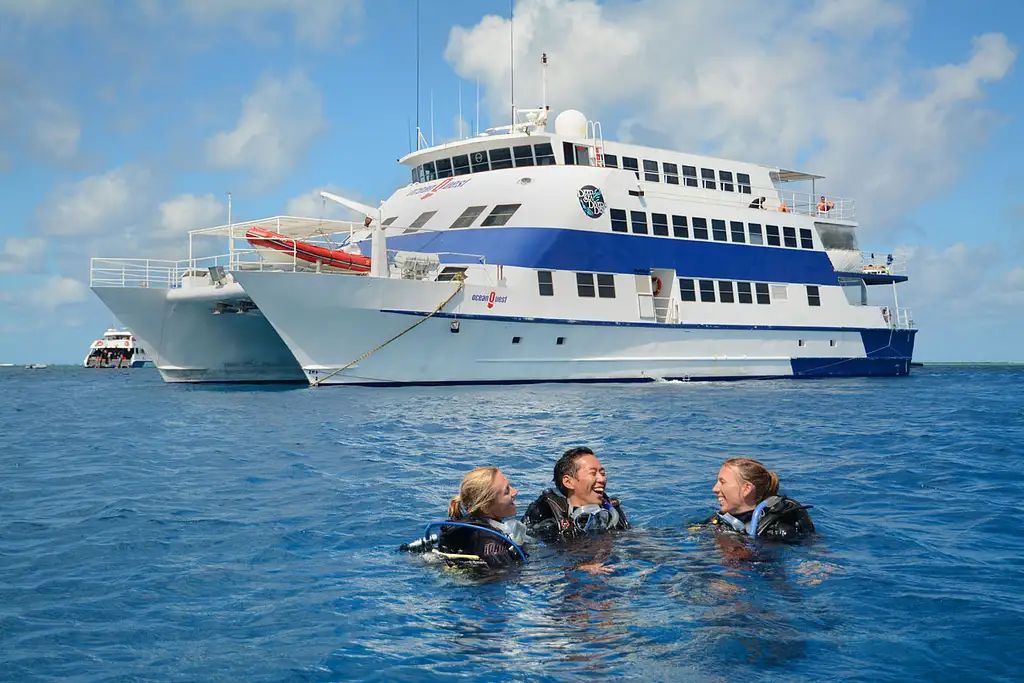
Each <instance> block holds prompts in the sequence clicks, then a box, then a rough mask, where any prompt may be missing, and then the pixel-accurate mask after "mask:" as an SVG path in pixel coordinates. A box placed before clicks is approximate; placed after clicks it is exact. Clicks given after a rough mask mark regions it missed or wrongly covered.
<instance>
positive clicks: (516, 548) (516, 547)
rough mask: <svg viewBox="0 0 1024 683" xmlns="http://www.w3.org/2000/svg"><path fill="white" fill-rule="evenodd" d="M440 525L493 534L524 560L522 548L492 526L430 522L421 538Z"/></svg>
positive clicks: (428, 535)
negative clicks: (505, 542)
mask: <svg viewBox="0 0 1024 683" xmlns="http://www.w3.org/2000/svg"><path fill="white" fill-rule="evenodd" d="M442 526H461V527H466V528H467V529H477V530H478V531H486V532H488V533H491V534H494V535H495V536H497V537H498V538H500V539H502V540H503V541H507V542H508V543H509V545H511V546H512V547H513V548H514V549H515V551H516V552H517V553H519V557H521V558H522V559H523V562H526V553H524V552H523V549H522V548H520V547H519V546H518V545H517V544H516V542H515V541H513V540H512V539H511V538H509V537H508V536H506V535H505V534H503V533H501V532H500V531H498V530H497V529H492V528H490V527H487V526H477V525H476V524H467V523H465V522H450V521H444V522H431V523H430V524H428V525H427V527H426V528H425V529H424V530H423V538H429V537H430V530H431V529H433V528H434V527H442Z"/></svg>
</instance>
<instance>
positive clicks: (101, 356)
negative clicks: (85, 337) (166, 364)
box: [82, 327, 150, 368]
mask: <svg viewBox="0 0 1024 683" xmlns="http://www.w3.org/2000/svg"><path fill="white" fill-rule="evenodd" d="M148 362H150V360H149V356H147V355H146V349H145V348H143V347H142V345H141V344H139V343H138V340H137V339H136V338H135V335H133V334H132V333H131V332H130V331H128V330H119V329H117V328H116V327H111V328H110V329H108V330H107V331H106V332H104V333H103V336H102V337H101V338H100V339H97V340H96V341H94V342H93V343H92V344H91V345H90V346H89V353H88V355H86V357H85V360H84V361H82V367H86V368H141V367H143V366H145V365H146V363H148Z"/></svg>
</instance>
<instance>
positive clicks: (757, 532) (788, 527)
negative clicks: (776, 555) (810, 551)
mask: <svg viewBox="0 0 1024 683" xmlns="http://www.w3.org/2000/svg"><path fill="white" fill-rule="evenodd" d="M812 507H814V506H813V505H801V504H800V503H798V502H797V501H795V500H793V499H792V498H787V497H786V496H769V497H768V498H765V499H764V500H763V501H761V502H760V503H758V504H757V507H755V508H754V509H753V510H748V511H747V512H741V513H739V514H737V515H732V514H729V513H728V512H718V513H716V514H714V515H712V517H711V519H710V520H709V521H710V522H711V523H712V524H715V525H721V526H722V527H727V528H728V529H731V530H732V531H735V532H737V533H741V534H747V535H749V536H753V537H756V538H767V539H772V540H777V541H786V542H792V541H798V540H801V539H803V538H805V537H806V536H808V535H810V534H812V533H814V522H813V521H811V516H810V515H809V514H807V510H808V509H810V508H812Z"/></svg>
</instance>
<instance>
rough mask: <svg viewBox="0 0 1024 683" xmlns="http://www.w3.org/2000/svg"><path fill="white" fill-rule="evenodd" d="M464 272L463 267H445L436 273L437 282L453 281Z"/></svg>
mask: <svg viewBox="0 0 1024 683" xmlns="http://www.w3.org/2000/svg"><path fill="white" fill-rule="evenodd" d="M465 272H466V269H465V268H464V267H460V266H445V267H444V269H443V270H442V271H441V272H440V273H438V275H437V281H438V282H451V281H452V280H454V279H455V276H456V275H461V274H463V273H465Z"/></svg>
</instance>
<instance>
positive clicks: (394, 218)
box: [381, 216, 398, 228]
mask: <svg viewBox="0 0 1024 683" xmlns="http://www.w3.org/2000/svg"><path fill="white" fill-rule="evenodd" d="M396 220H398V216H392V217H391V218H385V219H384V222H383V223H381V225H383V226H384V227H385V228H386V227H387V226H389V225H391V224H392V223H394V222H395V221H396Z"/></svg>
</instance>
